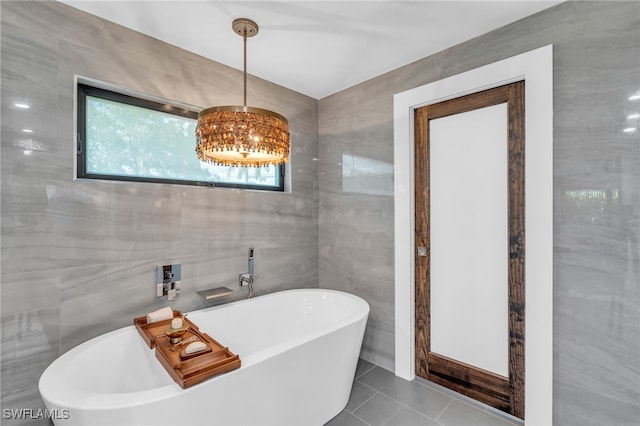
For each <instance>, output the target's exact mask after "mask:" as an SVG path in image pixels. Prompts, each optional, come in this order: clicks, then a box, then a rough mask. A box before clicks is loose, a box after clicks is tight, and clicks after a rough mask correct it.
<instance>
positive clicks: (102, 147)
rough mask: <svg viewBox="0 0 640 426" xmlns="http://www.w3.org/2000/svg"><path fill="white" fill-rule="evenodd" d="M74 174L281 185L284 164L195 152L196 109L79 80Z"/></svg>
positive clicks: (207, 183) (269, 186) (260, 186)
mask: <svg viewBox="0 0 640 426" xmlns="http://www.w3.org/2000/svg"><path fill="white" fill-rule="evenodd" d="M77 100H78V102H77V105H78V115H77V117H78V121H77V122H78V161H77V177H78V178H85V179H105V180H124V181H138V182H159V183H174V184H184V185H202V186H221V187H231V188H245V189H262V190H270V191H284V167H282V166H269V167H228V166H216V165H213V164H210V163H206V162H203V161H200V160H199V159H198V157H197V156H196V153H195V146H196V136H195V128H196V124H197V118H198V113H197V112H196V111H192V110H189V109H184V108H181V107H177V106H175V105H170V104H167V103H160V102H155V101H151V100H148V99H144V98H140V97H134V96H130V95H125V94H122V93H117V92H113V91H110V90H105V89H101V88H97V87H92V86H88V85H85V84H81V83H78V98H77Z"/></svg>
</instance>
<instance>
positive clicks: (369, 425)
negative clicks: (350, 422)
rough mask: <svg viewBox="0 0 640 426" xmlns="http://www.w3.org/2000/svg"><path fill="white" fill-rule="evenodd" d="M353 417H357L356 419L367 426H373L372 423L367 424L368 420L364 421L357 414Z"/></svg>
mask: <svg viewBox="0 0 640 426" xmlns="http://www.w3.org/2000/svg"><path fill="white" fill-rule="evenodd" d="M351 415H352V416H353V417H355V418H356V419H358V420H360V421H361V422H363V423H364V424H366V425H367V426H372V425H371V423H369V422H367V421H366V420H364V419H363V418H362V417H360V416H358V415H357V414H353V413H351Z"/></svg>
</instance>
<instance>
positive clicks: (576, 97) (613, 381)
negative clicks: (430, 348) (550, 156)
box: [318, 2, 640, 425]
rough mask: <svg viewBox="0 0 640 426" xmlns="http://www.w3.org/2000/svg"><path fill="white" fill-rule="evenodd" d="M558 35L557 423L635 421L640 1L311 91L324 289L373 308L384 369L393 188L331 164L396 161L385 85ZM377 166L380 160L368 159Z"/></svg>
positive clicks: (555, 11)
mask: <svg viewBox="0 0 640 426" xmlns="http://www.w3.org/2000/svg"><path fill="white" fill-rule="evenodd" d="M547 44H553V45H554V313H555V314H554V422H555V423H556V424H567V425H573V424H599V425H609V424H620V425H623V424H624V425H626V424H636V423H637V422H638V421H639V420H640V408H639V403H638V401H640V376H639V371H640V351H639V350H638V348H640V314H639V311H640V309H639V306H640V294H639V276H640V273H639V270H640V261H639V260H638V259H639V258H640V256H639V255H638V252H639V248H640V243H639V241H640V229H639V222H640V221H639V220H638V219H639V218H640V129H638V131H637V132H635V133H623V132H622V129H623V128H625V127H628V126H635V127H636V128H637V127H638V125H639V124H638V122H637V121H635V122H634V121H631V122H629V121H628V120H626V116H627V115H629V114H631V113H634V112H636V113H637V112H640V101H636V102H635V103H633V102H632V101H629V99H628V98H629V96H630V95H632V94H634V93H638V92H639V91H640V4H639V3H637V2H566V3H562V4H560V5H558V6H556V7H553V8H550V9H547V10H545V11H542V12H540V13H538V14H536V15H534V16H531V17H528V18H525V19H523V20H521V21H518V22H515V23H513V24H510V25H508V26H505V27H503V28H500V29H497V30H495V31H492V32H490V33H488V34H485V35H483V36H480V37H478V38H475V39H473V40H469V41H467V42H465V43H462V44H460V45H457V46H454V47H452V48H450V49H447V50H444V51H442V52H439V53H437V54H435V55H432V56H429V57H427V58H425V59H422V60H419V61H417V62H414V63H412V64H409V65H407V66H404V67H402V68H399V69H396V70H394V71H391V72H389V73H387V74H384V75H381V76H379V77H376V78H374V79H372V80H369V81H367V82H365V83H362V84H360V85H357V86H354V87H352V88H349V89H346V90H344V91H341V92H339V93H337V94H334V95H331V96H329V97H326V98H324V99H321V100H320V105H319V111H320V116H319V132H320V146H319V150H318V151H319V153H320V160H319V166H320V168H319V183H320V210H319V211H320V218H319V232H320V240H319V254H320V268H319V271H320V287H331V288H338V289H345V290H348V291H354V292H355V293H356V294H359V295H360V296H362V297H363V298H365V299H366V300H367V301H368V302H369V304H370V305H371V308H372V311H371V315H370V318H371V319H370V321H369V324H368V328H367V332H366V335H365V343H364V348H363V357H364V358H366V359H369V360H371V361H374V362H376V363H377V364H379V365H381V366H383V367H385V368H387V369H391V370H393V368H394V350H393V349H394V348H393V345H394V332H393V330H394V312H393V311H394V300H393V261H392V259H393V199H392V197H391V196H389V197H384V196H379V195H376V194H373V193H367V191H366V190H365V191H361V193H354V192H349V191H346V190H345V185H344V181H345V179H347V178H350V176H345V175H344V174H343V165H342V164H340V163H341V162H342V159H343V158H344V157H345V156H347V157H348V156H350V155H354V154H355V153H368V154H369V155H370V156H371V157H373V158H375V159H377V160H380V161H382V162H388V163H391V164H392V163H393V153H392V151H391V149H392V147H393V123H392V122H391V117H392V116H393V112H392V111H393V97H392V95H393V94H394V93H398V92H402V91H405V90H408V89H412V88H415V87H418V86H421V85H424V84H427V83H430V82H433V81H436V80H439V79H441V78H445V77H448V76H451V75H454V74H458V73H461V72H464V71H467V70H470V69H473V68H477V67H480V66H483V65H486V64H489V63H492V62H495V61H498V60H501V59H504V58H507V57H510V56H514V55H517V54H519V53H522V52H525V51H528V50H532V49H535V48H538V47H541V46H544V45H547ZM376 164H380V163H376Z"/></svg>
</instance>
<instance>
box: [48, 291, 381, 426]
mask: <svg viewBox="0 0 640 426" xmlns="http://www.w3.org/2000/svg"><path fill="white" fill-rule="evenodd" d="M368 315H369V305H368V304H367V303H366V302H365V301H364V300H362V299H361V298H359V297H357V296H354V295H351V294H348V293H342V292H338V291H332V290H321V289H309V290H288V291H282V292H279V293H273V294H269V295H266V296H261V297H257V298H255V299H251V300H242V301H239V302H234V303H230V304H228V305H222V306H217V307H212V308H206V309H202V310H199V311H195V312H191V313H189V318H190V319H191V321H193V322H194V323H195V324H196V325H197V326H198V327H199V328H200V330H201V331H203V332H205V333H207V334H209V335H211V336H212V337H213V338H214V339H216V340H217V341H218V342H220V343H221V344H223V345H225V346H228V347H229V349H230V350H231V351H232V352H234V353H236V354H238V355H240V359H241V361H242V366H241V367H240V368H239V369H237V370H234V371H231V372H229V373H226V374H222V375H219V376H215V377H212V378H211V379H208V380H206V381H204V382H202V383H199V384H197V385H194V386H192V387H189V388H187V389H182V388H181V387H180V386H179V385H178V384H176V383H175V382H174V381H173V379H172V378H171V377H170V376H169V374H168V373H167V372H166V371H165V370H164V368H163V367H162V365H160V362H159V361H158V360H157V359H156V358H155V353H154V350H151V349H149V347H148V346H146V345H145V343H144V341H143V340H142V338H141V337H140V335H139V334H138V332H137V330H136V329H135V328H134V327H133V326H129V327H124V328H121V329H119V330H115V331H113V332H110V333H107V334H104V335H102V336H98V337H96V338H94V339H92V340H89V341H87V342H85V343H83V344H81V345H79V346H77V347H75V348H74V349H72V350H70V351H69V352H67V353H65V354H63V355H62V356H60V357H59V358H58V359H57V360H55V361H54V362H53V363H52V364H51V365H50V366H49V367H48V368H47V369H46V370H45V372H44V373H43V374H42V376H41V378H40V383H39V388H40V394H41V396H42V399H43V400H44V403H45V405H46V407H47V409H49V410H50V411H52V412H57V413H61V412H64V413H66V414H65V415H64V416H58V417H65V418H60V419H56V420H54V423H55V424H64V425H67V424H82V425H94V424H95V425H168V424H170V425H195V424H206V425H244V426H248V425H322V424H324V423H326V422H327V421H329V420H330V419H331V418H332V417H334V416H336V415H337V414H338V413H339V412H340V411H341V410H342V409H343V408H344V407H345V406H346V404H347V401H348V399H349V394H350V392H351V384H352V382H353V377H354V374H355V369H356V364H357V361H358V355H359V353H360V346H361V344H362V338H363V335H364V330H365V325H366V322H367V317H368ZM63 410H64V411H63Z"/></svg>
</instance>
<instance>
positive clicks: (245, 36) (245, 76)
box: [242, 29, 247, 108]
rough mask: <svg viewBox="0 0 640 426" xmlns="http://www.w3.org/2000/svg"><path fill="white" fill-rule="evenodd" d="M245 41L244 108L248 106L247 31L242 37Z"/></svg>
mask: <svg viewBox="0 0 640 426" xmlns="http://www.w3.org/2000/svg"><path fill="white" fill-rule="evenodd" d="M242 39H243V41H244V107H245V108H246V106H247V30H246V29H245V30H244V34H243V35H242Z"/></svg>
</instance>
